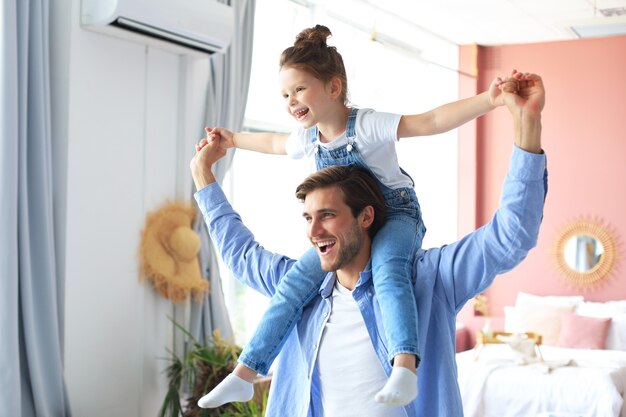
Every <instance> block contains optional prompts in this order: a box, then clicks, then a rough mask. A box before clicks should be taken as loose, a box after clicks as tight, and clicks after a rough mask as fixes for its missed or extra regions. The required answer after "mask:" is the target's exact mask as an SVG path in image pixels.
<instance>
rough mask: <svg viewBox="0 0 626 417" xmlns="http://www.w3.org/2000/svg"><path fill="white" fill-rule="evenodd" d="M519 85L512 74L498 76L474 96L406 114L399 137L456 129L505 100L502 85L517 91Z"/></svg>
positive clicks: (509, 90) (506, 88) (399, 130)
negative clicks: (506, 76)
mask: <svg viewBox="0 0 626 417" xmlns="http://www.w3.org/2000/svg"><path fill="white" fill-rule="evenodd" d="M516 88H517V84H516V82H515V79H514V78H513V77H512V76H511V77H509V78H507V79H506V80H503V79H501V78H500V77H498V78H496V79H494V80H493V81H492V82H491V85H490V86H489V90H487V91H485V92H483V93H481V94H478V95H476V96H474V97H469V98H465V99H462V100H459V101H454V102H452V103H448V104H444V105H443V106H440V107H437V108H435V109H433V110H430V111H427V112H425V113H421V114H414V115H404V116H402V117H401V118H400V124H399V125H398V139H400V138H407V137H413V136H430V135H436V134H439V133H443V132H447V131H449V130H452V129H455V128H457V127H459V126H461V125H462V124H464V123H467V122H469V121H470V120H473V119H475V118H477V117H478V116H482V115H483V114H485V113H487V112H489V111H491V110H493V109H495V108H496V107H498V106H501V105H502V104H504V102H503V100H502V97H501V90H502V89H505V90H506V91H508V92H513V91H516Z"/></svg>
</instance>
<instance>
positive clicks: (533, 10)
mask: <svg viewBox="0 0 626 417" xmlns="http://www.w3.org/2000/svg"><path fill="white" fill-rule="evenodd" d="M295 1H296V2H303V0H299V1H298V0H295ZM304 2H307V3H308V4H309V5H310V4H311V3H317V4H318V5H319V4H320V3H325V8H327V9H329V10H331V9H332V10H333V11H336V13H341V14H342V15H343V16H344V17H346V18H348V16H352V18H351V20H352V21H353V22H354V21H355V20H358V21H359V24H360V25H362V26H368V25H376V26H377V30H378V31H379V32H380V33H383V32H384V31H385V30H389V31H393V29H392V28H389V27H387V29H384V28H385V26H386V24H385V21H395V22H396V23H395V24H396V25H397V24H398V22H401V24H402V25H411V26H413V27H414V29H417V30H423V31H426V32H430V33H432V34H434V35H436V36H437V37H439V38H442V39H445V40H447V41H450V42H452V43H455V44H459V45H465V44H473V43H476V44H479V45H501V44H517V43H534V42H547V41H559V40H567V39H577V38H578V36H577V35H576V33H575V32H574V31H572V30H571V29H570V26H571V25H572V24H573V23H583V24H585V25H590V24H599V25H601V26H603V27H605V28H606V27H611V28H613V34H615V31H616V30H617V31H620V32H618V33H617V34H620V33H623V34H626V0H432V1H429V2H425V1H423V0H379V1H376V0H334V1H328V2H326V1H324V0H308V1H307V0H304ZM348 4H350V7H349V8H347V7H342V5H348ZM357 9H362V10H360V11H358V12H357ZM361 12H362V13H363V14H361ZM607 13H610V14H613V16H605V14H607ZM616 25H617V26H616ZM618 26H619V27H618ZM625 53H626V51H625Z"/></svg>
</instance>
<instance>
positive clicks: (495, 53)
mask: <svg viewBox="0 0 626 417" xmlns="http://www.w3.org/2000/svg"><path fill="white" fill-rule="evenodd" d="M460 60H461V72H462V75H461V76H460V80H461V82H460V89H461V91H460V94H461V96H462V97H465V96H468V95H471V94H474V93H475V92H480V91H484V90H485V89H486V88H487V87H488V85H489V82H490V81H491V80H492V79H493V78H494V77H496V76H498V75H506V74H508V73H509V72H510V70H511V69H513V68H515V69H518V70H520V71H532V72H535V73H538V74H540V75H541V76H542V78H543V80H544V84H545V86H546V107H545V110H544V113H543V119H542V121H543V135H542V138H543V148H544V150H545V151H546V153H547V155H548V170H549V171H548V172H549V193H548V197H547V201H546V207H545V212H544V220H543V224H542V229H541V233H540V236H539V242H538V245H537V247H536V248H535V249H534V250H533V251H532V252H531V253H530V254H529V256H528V258H527V259H526V260H525V261H524V262H523V263H522V264H521V265H520V266H518V267H517V268H516V269H515V270H513V271H511V272H509V273H507V274H505V275H503V276H501V277H499V278H497V279H496V281H495V283H494V284H493V285H492V287H491V288H490V289H489V290H488V292H487V293H486V295H487V297H488V299H489V304H490V314H491V315H493V316H502V314H503V313H502V311H503V310H502V307H503V306H505V305H512V304H513V303H514V302H515V297H516V294H517V293H518V292H519V291H524V292H529V293H533V294H539V295H569V294H579V293H582V294H583V295H584V296H585V298H586V299H587V300H591V301H605V300H612V299H626V263H625V262H624V259H623V258H624V256H626V250H625V247H624V243H625V242H626V240H625V238H626V36H620V37H612V38H601V39H588V40H574V41H567V42H550V43H541V44H525V45H509V46H498V47H476V46H463V47H461V50H460ZM474 63H475V64H474ZM472 68H475V72H474V73H472ZM473 74H477V76H476V77H473ZM472 126H473V127H472ZM472 126H470V128H466V129H464V130H460V131H459V144H460V145H459V149H460V152H459V155H460V156H459V171H460V173H459V175H460V178H459V179H460V181H459V184H460V187H461V188H465V189H461V191H460V193H459V230H460V232H461V233H465V232H467V230H468V229H469V228H470V226H471V225H472V224H473V225H474V226H479V225H481V224H484V223H485V222H487V221H488V220H489V219H490V218H491V216H492V214H493V212H494V211H495V209H496V208H497V206H498V199H499V195H500V187H501V185H502V181H503V179H504V176H505V173H506V169H507V166H508V158H509V155H510V152H511V143H512V137H511V132H512V128H511V123H510V117H509V115H508V112H507V110H506V109H504V108H499V109H497V110H495V111H494V112H491V113H490V114H488V115H486V116H485V117H482V118H481V119H479V120H478V121H477V122H476V123H475V124H474V125H472ZM466 142H467V143H466ZM474 178H475V180H474ZM462 179H463V180H462ZM468 179H469V180H468ZM461 180H462V181H461ZM474 181H475V187H474V185H472V184H473V182H474ZM468 183H469V184H468ZM468 188H469V190H470V191H468ZM581 216H590V217H593V218H599V219H601V220H602V221H604V222H605V223H606V224H608V225H609V226H610V228H611V229H612V231H613V232H614V235H615V237H616V238H617V240H618V242H619V243H621V246H622V248H621V250H620V252H619V254H618V265H617V268H618V269H617V271H616V272H615V273H614V274H613V275H612V276H611V278H610V279H609V280H607V281H606V282H604V283H603V284H601V285H599V286H596V287H592V288H588V289H585V290H581V289H579V288H575V287H573V286H571V285H570V284H568V283H567V282H566V281H564V280H563V279H562V278H561V276H560V275H559V273H558V272H557V269H556V268H555V267H554V264H553V263H552V258H551V256H550V253H551V250H552V247H553V245H554V243H555V239H556V236H557V233H558V232H559V230H560V229H562V227H563V226H565V225H566V224H567V223H568V222H569V221H571V220H574V219H576V218H580V217H581ZM460 320H461V321H465V322H469V324H470V327H472V322H474V325H478V323H479V322H481V320H476V319H472V318H471V317H470V313H469V309H466V311H464V312H463V313H462V315H461V316H460Z"/></svg>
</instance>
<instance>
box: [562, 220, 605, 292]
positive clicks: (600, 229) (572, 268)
mask: <svg viewBox="0 0 626 417" xmlns="http://www.w3.org/2000/svg"><path fill="white" fill-rule="evenodd" d="M615 252H616V248H615V241H614V239H613V236H612V235H611V234H610V233H609V231H608V230H607V228H606V227H604V226H603V225H602V224H601V223H600V222H595V221H589V220H584V221H576V222H573V223H572V224H570V225H568V226H567V227H565V228H564V230H563V231H562V232H561V233H560V234H559V237H558V239H557V242H556V245H555V250H554V256H555V261H556V264H557V266H558V268H559V270H560V272H561V273H562V274H563V275H564V276H565V278H566V279H567V280H569V281H570V282H573V283H575V284H577V285H591V284H594V283H597V282H598V281H600V280H602V279H604V278H606V277H607V276H608V275H609V274H610V273H611V271H612V269H613V266H614V264H615Z"/></svg>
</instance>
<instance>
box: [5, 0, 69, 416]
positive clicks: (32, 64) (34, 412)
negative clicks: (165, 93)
mask: <svg viewBox="0 0 626 417" xmlns="http://www.w3.org/2000/svg"><path fill="white" fill-rule="evenodd" d="M0 7H2V9H1V11H0V19H1V20H0V31H1V32H0V44H1V49H0V51H1V52H0V53H1V54H2V59H1V62H0V65H1V66H0V90H1V91H2V106H0V129H1V131H2V138H1V139H0V195H1V199H0V275H1V276H0V338H1V340H2V348H1V349H0V414H1V415H3V416H11V417H13V416H16V417H20V416H21V417H30V416H37V417H63V416H70V410H69V402H68V400H67V391H66V387H65V382H64V378H63V348H62V340H63V280H62V278H61V276H60V275H59V274H58V273H57V270H56V268H57V261H56V259H55V256H56V252H55V245H54V223H53V215H54V212H53V198H52V196H53V194H52V193H53V190H52V172H53V170H52V155H51V153H52V150H51V147H52V138H51V127H50V75H49V74H50V69H49V68H50V66H49V54H48V51H49V49H48V39H49V36H48V27H49V23H48V16H49V10H48V0H29V1H25V0H3V2H2V6H0Z"/></svg>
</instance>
